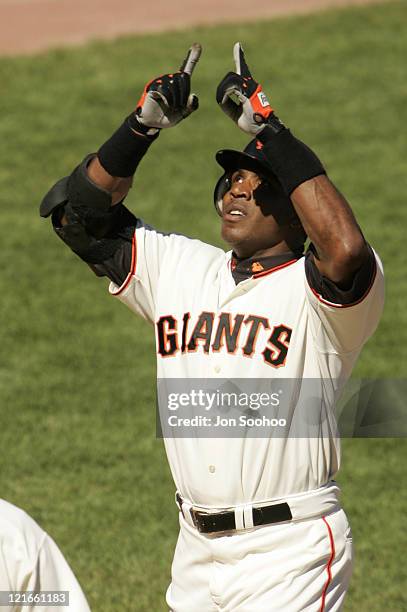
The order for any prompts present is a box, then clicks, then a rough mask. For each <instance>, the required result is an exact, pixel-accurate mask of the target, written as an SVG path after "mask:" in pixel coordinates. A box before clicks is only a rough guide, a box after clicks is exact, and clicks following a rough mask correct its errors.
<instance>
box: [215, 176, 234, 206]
mask: <svg viewBox="0 0 407 612" xmlns="http://www.w3.org/2000/svg"><path fill="white" fill-rule="evenodd" d="M230 185H231V181H230V172H225V174H224V175H223V176H221V177H220V179H219V180H218V182H217V183H216V185H215V189H214V192H213V200H214V205H215V209H216V212H217V213H218V215H219V216H220V217H221V216H222V208H223V196H224V195H225V193H226V192H227V191H229V189H230Z"/></svg>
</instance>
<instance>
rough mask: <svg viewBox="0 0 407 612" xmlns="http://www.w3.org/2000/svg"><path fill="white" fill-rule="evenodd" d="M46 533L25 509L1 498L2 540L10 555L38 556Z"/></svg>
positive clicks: (0, 532)
mask: <svg viewBox="0 0 407 612" xmlns="http://www.w3.org/2000/svg"><path fill="white" fill-rule="evenodd" d="M45 537H46V533H45V531H44V530H43V529H41V527H40V526H39V525H38V524H37V523H36V522H35V521H34V519H32V518H31V517H30V516H29V515H28V514H27V513H26V512H25V511H24V510H22V509H21V508H18V507H17V506H14V505H13V504H10V503H9V502H7V501H5V500H4V499H0V541H1V547H2V549H3V550H4V549H7V551H8V553H9V554H10V556H15V557H16V558H19V557H21V556H22V557H24V558H25V557H27V556H32V557H36V555H37V553H38V550H39V549H40V548H41V546H42V543H43V541H44V539H45Z"/></svg>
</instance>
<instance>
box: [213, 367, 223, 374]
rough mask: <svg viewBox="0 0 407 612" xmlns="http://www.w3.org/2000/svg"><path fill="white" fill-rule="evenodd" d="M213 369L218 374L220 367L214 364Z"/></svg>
mask: <svg viewBox="0 0 407 612" xmlns="http://www.w3.org/2000/svg"><path fill="white" fill-rule="evenodd" d="M213 369H214V370H215V372H216V374H219V372H220V371H221V369H222V368H221V367H220V365H216V366H215V367H214V368H213Z"/></svg>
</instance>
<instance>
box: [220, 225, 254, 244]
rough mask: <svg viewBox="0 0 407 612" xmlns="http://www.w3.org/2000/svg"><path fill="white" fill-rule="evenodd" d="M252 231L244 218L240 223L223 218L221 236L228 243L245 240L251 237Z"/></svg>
mask: <svg viewBox="0 0 407 612" xmlns="http://www.w3.org/2000/svg"><path fill="white" fill-rule="evenodd" d="M251 233H252V232H251V228H250V227H249V224H248V223H245V220H243V219H242V220H241V221H239V223H234V222H233V221H227V220H225V219H222V227H221V236H222V238H223V240H224V241H225V242H227V243H228V244H231V245H233V244H236V243H239V242H242V241H243V242H244V241H245V240H247V238H249V237H250V235H251Z"/></svg>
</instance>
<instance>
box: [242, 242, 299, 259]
mask: <svg viewBox="0 0 407 612" xmlns="http://www.w3.org/2000/svg"><path fill="white" fill-rule="evenodd" d="M299 250H301V249H296V250H295V251H294V250H293V248H292V247H290V246H288V244H287V243H286V241H285V240H283V241H281V242H279V243H277V244H275V245H273V246H271V247H266V248H259V249H251V248H249V247H247V246H246V245H238V246H236V247H235V248H234V249H233V254H234V256H235V257H237V259H258V258H260V257H272V256H275V255H284V254H286V253H294V252H295V253H297V252H298V251H299Z"/></svg>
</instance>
